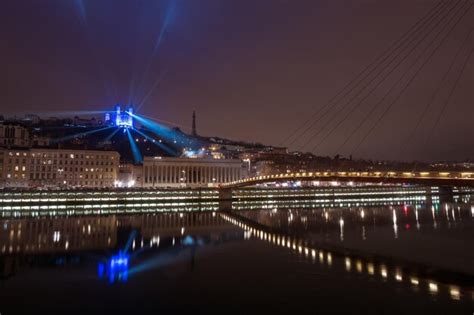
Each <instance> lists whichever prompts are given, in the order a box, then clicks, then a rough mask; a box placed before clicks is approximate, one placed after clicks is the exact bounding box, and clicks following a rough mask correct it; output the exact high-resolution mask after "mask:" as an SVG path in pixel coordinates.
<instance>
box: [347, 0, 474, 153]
mask: <svg viewBox="0 0 474 315" xmlns="http://www.w3.org/2000/svg"><path fill="white" fill-rule="evenodd" d="M473 5H474V3H471V4H470V5H469V7H468V8H467V10H466V11H465V12H464V13H463V14H462V15H461V16H460V17H459V18H458V20H457V21H456V23H455V24H454V25H453V26H452V27H451V29H450V30H449V31H448V33H447V34H446V35H445V36H444V38H443V39H442V40H441V42H440V43H439V45H438V46H437V47H436V48H435V50H434V51H433V52H432V53H431V54H430V56H429V57H428V59H426V60H425V62H424V63H423V64H422V66H421V67H420V68H419V69H418V70H417V71H416V72H415V75H414V76H413V77H412V78H411V79H410V81H409V82H408V84H406V85H405V86H404V87H403V89H402V91H401V93H400V94H399V95H398V96H397V97H396V98H395V99H394V101H392V103H390V104H389V106H388V107H387V108H386V109H385V111H384V112H383V113H382V115H381V116H380V117H379V118H378V119H377V121H376V122H375V124H374V125H372V127H371V128H370V129H369V130H368V131H367V132H366V133H365V135H364V137H363V138H362V140H361V141H360V142H359V143H358V144H357V145H356V146H355V148H354V149H353V151H352V153H354V152H356V151H357V150H358V149H359V148H360V146H361V145H362V143H364V141H365V140H366V139H367V137H368V136H369V135H370V134H371V133H372V131H373V130H374V129H375V128H376V127H377V126H378V125H379V123H380V122H381V121H382V120H383V118H384V117H385V115H386V114H387V113H388V112H389V111H390V109H391V108H392V106H393V105H394V104H395V103H396V102H397V101H398V99H399V98H400V96H401V94H403V92H404V91H405V90H406V89H407V88H408V86H409V85H410V84H411V82H412V81H413V79H414V78H415V77H416V76H417V75H418V74H419V73H420V72H421V70H422V69H423V68H424V66H425V65H426V64H427V62H428V61H429V60H430V59H431V58H432V57H433V55H434V54H435V53H436V51H437V50H438V49H439V48H440V47H441V46H442V44H443V43H444V41H445V40H446V39H447V37H448V36H449V35H450V34H451V32H452V31H453V30H454V28H455V27H456V26H457V25H458V24H459V22H461V20H462V19H463V18H464V16H465V15H466V14H467V13H468V12H469V10H470V9H471V8H472V6H473ZM456 84H457V83H456ZM453 90H454V89H453ZM451 94H452V93H451Z"/></svg>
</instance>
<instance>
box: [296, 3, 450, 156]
mask: <svg viewBox="0 0 474 315" xmlns="http://www.w3.org/2000/svg"><path fill="white" fill-rule="evenodd" d="M455 7H457V4H455V5H454V6H453V7H451V9H449V10H448V11H447V13H446V14H445V15H444V16H443V17H441V19H440V20H439V21H437V22H436V23H435V24H434V25H433V26H432V27H431V28H430V29H429V31H428V33H427V34H425V36H423V37H422V38H420V39H419V40H418V41H417V42H416V43H415V45H414V46H413V47H411V49H410V50H409V51H408V52H407V53H406V54H405V55H404V56H403V57H402V59H401V60H399V61H398V62H397V63H396V64H395V66H393V67H392V68H391V69H389V71H388V73H386V74H385V75H384V76H383V77H382V78H381V80H380V81H379V82H377V83H376V85H375V86H374V87H373V88H372V89H371V90H369V92H368V93H367V94H366V95H365V96H363V98H362V99H361V100H360V101H359V102H358V103H356V104H355V105H353V106H352V108H351V109H350V110H349V112H348V114H347V115H346V116H345V117H348V116H349V115H350V114H351V113H352V112H353V111H354V110H355V109H356V108H357V107H359V106H360V105H361V104H362V103H363V102H364V101H365V99H367V98H368V97H369V96H370V95H371V94H372V93H373V92H374V91H375V90H376V89H377V88H378V87H379V86H380V85H381V84H382V83H383V82H384V81H385V80H386V79H387V78H388V77H389V76H390V75H391V74H392V73H393V72H394V71H395V70H397V68H398V67H399V66H400V65H401V64H402V63H403V62H404V61H405V60H406V59H407V58H408V57H410V55H411V54H412V53H413V51H415V49H416V48H417V47H418V46H419V45H420V44H421V43H422V42H424V40H425V39H426V38H428V37H429V36H430V35H431V32H433V31H434V30H435V29H436V28H437V27H438V26H439V24H440V23H441V22H443V20H444V19H445V18H446V17H447V16H448V15H449V14H450V13H451V11H452V10H453V9H454V8H455ZM414 39H417V37H414V38H413V39H412V40H411V41H410V42H409V44H411V43H412V42H413V40H414ZM402 52H403V50H402V51H400V52H399V53H398V54H397V55H396V56H395V58H394V59H392V60H391V61H390V63H389V64H388V65H386V66H385V68H384V69H382V70H381V71H379V72H378V73H377V74H376V76H375V77H373V78H372V79H371V80H370V81H369V82H368V83H367V84H366V85H365V86H364V88H367V87H369V86H370V84H371V83H372V82H374V81H375V80H376V79H377V78H378V77H379V75H380V74H381V73H382V72H384V70H386V69H387V68H389V67H390V65H391V64H392V63H393V62H394V61H396V59H397V58H398V56H400V54H401V53H402ZM362 91H363V90H361V91H360V92H359V93H358V94H356V95H355V96H354V97H352V98H351V99H350V100H349V102H347V103H346V104H344V106H343V107H341V108H339V109H338V110H337V111H336V112H335V113H334V115H333V116H332V117H331V118H330V120H328V121H327V122H326V123H325V124H324V125H323V126H322V129H321V130H319V131H318V132H315V133H313V135H312V138H313V137H316V136H318V135H319V134H321V132H322V131H324V129H325V128H326V127H327V126H328V125H329V124H330V123H332V122H333V121H334V120H335V119H337V118H338V116H339V114H341V113H342V112H343V111H344V110H345V109H346V108H347V107H348V106H349V105H350V104H351V102H352V101H353V100H354V99H355V98H356V97H357V96H358V95H359V94H360V93H361V92H362ZM334 130H335V129H334V128H333V130H331V131H330V132H329V134H331V133H332V131H334ZM329 134H328V135H329ZM311 140H312V139H311V138H310V139H308V140H307V141H306V142H305V143H304V144H303V146H302V148H304V147H306V145H308V144H309V142H311ZM324 140H325V139H323V141H324ZM319 145H320V142H318V144H317V145H316V146H315V148H316V147H317V146H319ZM315 148H313V150H314V149H315Z"/></svg>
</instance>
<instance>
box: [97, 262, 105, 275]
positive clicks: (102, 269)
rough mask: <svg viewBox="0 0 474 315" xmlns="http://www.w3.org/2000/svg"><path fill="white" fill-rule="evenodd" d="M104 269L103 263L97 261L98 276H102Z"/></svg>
mask: <svg viewBox="0 0 474 315" xmlns="http://www.w3.org/2000/svg"><path fill="white" fill-rule="evenodd" d="M104 271H105V266H104V264H103V263H99V265H98V266H97V274H98V275H99V278H103V277H104Z"/></svg>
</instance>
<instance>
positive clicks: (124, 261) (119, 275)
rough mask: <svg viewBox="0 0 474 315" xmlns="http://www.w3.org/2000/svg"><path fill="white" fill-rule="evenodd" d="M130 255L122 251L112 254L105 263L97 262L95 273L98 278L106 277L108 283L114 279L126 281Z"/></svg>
mask: <svg viewBox="0 0 474 315" xmlns="http://www.w3.org/2000/svg"><path fill="white" fill-rule="evenodd" d="M129 263H130V256H129V255H126V254H124V253H122V252H120V253H118V254H117V255H115V256H112V257H111V258H110V259H109V260H108V261H107V263H103V262H99V264H98V265H97V274H98V276H99V278H104V277H107V279H108V281H109V282H110V283H114V282H115V280H118V281H119V282H124V281H127V279H128V267H129Z"/></svg>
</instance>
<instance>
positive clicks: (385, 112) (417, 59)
mask: <svg viewBox="0 0 474 315" xmlns="http://www.w3.org/2000/svg"><path fill="white" fill-rule="evenodd" d="M471 7H472V4H471V5H470V6H469V7H468V8H467V10H466V11H465V12H464V13H463V14H462V15H461V16H460V17H459V19H458V20H457V21H456V23H455V24H454V25H453V26H452V27H451V29H449V31H448V33H447V34H446V35H445V36H444V37H443V38H442V39H441V42H440V43H439V44H438V45H437V46H436V47H435V48H434V49H433V50H432V52H431V53H430V54H429V56H428V58H427V59H425V60H424V62H423V63H422V65H421V66H420V68H419V69H418V70H417V71H416V72H415V74H414V75H413V76H412V77H411V78H410V79H409V80H408V82H407V83H406V84H405V85H404V86H403V88H402V89H401V90H400V92H399V93H398V95H397V96H396V97H395V99H394V100H393V101H392V102H391V103H390V104H389V105H388V106H387V108H386V110H385V111H384V112H383V113H382V116H381V117H380V118H379V119H380V120H378V121H377V122H376V123H375V125H377V124H378V123H379V122H380V121H381V120H383V118H384V117H385V115H386V114H387V113H388V112H389V111H390V109H391V108H392V107H393V105H394V104H396V103H397V101H398V100H399V99H400V97H401V96H402V95H403V93H404V92H405V91H406V90H407V88H408V87H409V86H410V85H411V83H412V82H413V80H414V79H415V78H416V77H417V76H418V74H419V73H420V72H421V70H422V69H423V68H424V67H425V66H426V65H427V64H428V62H429V61H430V60H431V58H432V57H433V56H434V55H435V53H436V52H437V51H438V49H439V48H440V47H441V46H442V44H443V43H444V41H445V40H446V39H447V37H448V36H449V35H450V34H451V32H452V31H453V30H454V28H455V27H456V26H457V25H458V24H459V22H460V21H461V20H462V18H463V17H464V16H465V15H466V14H467V13H468V12H469V10H470V9H471ZM454 17H455V15H454V16H453V17H452V18H454ZM450 22H451V21H449V23H450ZM446 26H447V25H446ZM443 31H444V29H442V30H441V31H440V32H439V33H438V34H437V35H436V37H435V38H433V40H432V41H431V42H430V44H429V45H428V46H427V47H426V48H425V50H424V51H423V52H422V54H420V55H419V56H418V57H417V58H416V59H415V61H414V62H413V63H412V64H411V65H410V66H409V67H408V69H407V70H406V71H405V72H404V73H403V74H402V76H401V77H400V78H399V79H398V80H397V82H395V84H394V85H392V87H391V88H390V89H389V90H388V92H387V93H386V94H385V95H384V96H383V97H382V99H381V100H380V101H379V102H378V103H376V104H375V105H374V106H373V107H372V108H371V110H370V111H369V113H368V114H367V115H366V116H365V118H364V119H363V120H361V122H360V124H359V125H358V126H356V128H354V129H353V130H352V132H351V133H350V134H349V136H348V137H347V138H346V140H345V141H344V142H343V143H342V144H341V145H340V146H339V147H338V149H337V151H339V150H341V149H342V147H344V145H346V144H347V143H348V142H349V140H350V139H351V138H352V137H353V136H354V134H356V133H357V131H358V130H359V129H361V127H362V126H363V125H364V124H365V122H367V121H368V119H369V117H370V116H371V115H372V114H373V113H374V112H375V110H376V109H377V108H379V105H381V104H382V103H383V101H384V100H385V98H386V97H388V96H389V94H390V93H391V92H392V91H393V90H394V88H395V87H396V86H397V85H398V84H399V83H401V82H402V80H403V78H404V77H405V75H406V74H408V73H409V72H410V70H411V69H412V67H414V66H416V64H417V63H418V61H419V60H421V58H422V57H423V54H424V53H426V52H427V51H428V49H429V48H430V46H431V45H432V44H433V43H434V42H435V40H436V38H437V37H438V36H439V35H441V33H442V32H443ZM339 125H340V124H339Z"/></svg>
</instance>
